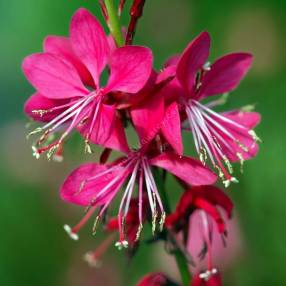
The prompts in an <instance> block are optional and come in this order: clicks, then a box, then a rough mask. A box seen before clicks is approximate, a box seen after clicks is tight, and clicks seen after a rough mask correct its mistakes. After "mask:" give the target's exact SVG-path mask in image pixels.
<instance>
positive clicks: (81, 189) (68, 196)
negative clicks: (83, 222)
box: [60, 163, 129, 206]
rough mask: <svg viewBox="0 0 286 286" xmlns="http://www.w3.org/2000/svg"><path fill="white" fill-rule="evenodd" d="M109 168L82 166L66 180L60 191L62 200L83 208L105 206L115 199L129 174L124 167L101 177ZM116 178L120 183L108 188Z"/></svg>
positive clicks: (94, 165) (104, 166) (116, 168)
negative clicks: (102, 192)
mask: <svg viewBox="0 0 286 286" xmlns="http://www.w3.org/2000/svg"><path fill="white" fill-rule="evenodd" d="M108 168H111V166H107V165H99V164H95V163H86V164H84V165H81V166H80V167H79V168H77V169H75V170H74V171H73V172H72V173H71V174H70V175H69V176H68V177H67V178H66V180H65V182H64V183H63V185H62V187H61V190H60V194H61V198H62V199H63V200H65V201H67V202H71V203H74V204H77V205H82V206H89V205H91V204H93V203H94V204H95V205H102V204H105V203H106V202H108V201H109V200H111V199H112V198H113V197H114V195H115V194H116V193H117V191H118V190H119V188H120V187H121V185H122V184H123V182H124V180H125V178H126V176H127V175H128V174H129V170H126V169H125V168H123V167H115V168H114V171H111V172H109V173H105V174H104V175H101V176H100V174H101V173H102V172H104V171H106V170H107V169H108ZM95 176H97V178H96V179H94V180H90V181H86V180H88V179H91V178H92V177H95ZM116 177H118V178H119V179H118V181H116V182H115V183H114V184H113V185H110V186H109V187H108V184H109V183H110V182H111V181H112V180H114V179H115V178H116ZM106 187H108V188H106ZM104 189H105V192H104V194H102V195H101V196H100V197H99V198H98V199H97V200H96V201H94V200H95V198H96V196H97V195H98V194H99V193H100V191H102V190H104Z"/></svg>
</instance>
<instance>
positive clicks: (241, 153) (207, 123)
mask: <svg viewBox="0 0 286 286" xmlns="http://www.w3.org/2000/svg"><path fill="white" fill-rule="evenodd" d="M209 48H210V36H209V34H208V33H207V32H203V33H201V34H200V35H199V36H198V37H197V38H196V39H194V40H193V41H192V42H191V43H190V44H189V45H188V47H187V48H186V49H185V51H184V52H183V54H182V55H181V56H180V57H173V58H171V59H170V60H169V61H168V62H167V64H166V67H165V70H164V71H163V74H164V76H166V75H169V76H170V75H172V74H173V75H175V76H176V78H175V79H174V80H172V81H171V82H170V83H169V84H168V85H167V86H166V87H165V88H164V89H163V90H162V91H161V93H163V95H164V97H165V101H166V104H167V105H168V109H169V113H172V114H173V116H172V117H171V120H170V117H169V120H165V121H166V123H165V124H164V125H163V126H162V133H163V135H164V137H165V138H166V139H167V141H168V142H169V143H170V144H171V145H172V146H173V148H174V150H176V151H177V152H178V153H182V145H181V123H180V119H182V120H186V122H187V127H186V128H185V129H187V130H190V131H192V133H193V138H194V141H195V148H196V151H197V153H198V154H199V156H200V160H201V161H202V162H203V163H204V164H205V162H206V160H207V159H208V158H209V159H210V161H211V163H212V165H213V166H214V168H215V169H217V170H218V172H219V175H220V177H221V178H222V179H223V182H224V184H225V186H226V187H227V186H229V184H230V182H235V181H237V180H236V178H234V177H233V176H232V175H231V174H232V173H233V168H232V165H231V162H235V161H240V162H241V163H243V161H244V160H246V159H249V158H251V157H253V156H255V154H256V153H257V150H258V146H257V144H256V141H258V140H259V138H258V137H257V135H256V134H255V132H254V131H253V128H254V127H255V126H256V125H257V124H258V123H259V121H260V115H259V114H258V113H255V112H243V111H231V112H227V113H221V114H220V113H217V112H215V111H213V110H212V108H211V107H212V106H215V105H216V104H217V103H218V101H213V102H209V103H207V104H202V103H201V102H200V101H201V100H203V99H205V98H207V97H210V96H213V95H216V94H224V93H228V92H230V91H232V90H234V89H235V88H236V87H237V86H238V84H239V82H240V81H241V80H242V79H243V77H244V76H245V74H246V73H247V71H248V70H249V68H250V66H251V63H252V56H251V55H250V54H248V53H233V54H229V55H226V56H223V57H221V58H219V59H218V60H216V61H215V62H214V63H213V64H212V65H210V64H209V63H208V62H207V59H208V56H209Z"/></svg>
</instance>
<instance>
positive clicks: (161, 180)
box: [155, 170, 191, 286]
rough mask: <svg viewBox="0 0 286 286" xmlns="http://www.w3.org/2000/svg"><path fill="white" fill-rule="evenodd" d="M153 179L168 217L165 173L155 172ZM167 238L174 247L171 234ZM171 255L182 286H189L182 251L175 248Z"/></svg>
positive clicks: (186, 265)
mask: <svg viewBox="0 0 286 286" xmlns="http://www.w3.org/2000/svg"><path fill="white" fill-rule="evenodd" d="M155 177H156V182H157V186H158V189H159V192H160V197H161V199H162V202H163V204H164V208H165V211H166V214H167V215H168V214H170V213H171V205H170V202H169V198H168V195H167V193H166V189H165V180H166V172H165V171H163V174H160V172H159V170H156V172H155ZM167 232H168V230H167ZM169 238H170V239H171V241H172V243H173V244H174V245H176V241H175V238H174V236H173V234H172V233H169ZM172 254H173V255H174V257H175V260H176V263H177V267H178V269H179V272H180V275H181V280H182V283H183V286H189V285H190V281H191V274H190V271H189V266H188V261H187V259H186V256H185V255H184V253H183V252H182V250H181V249H180V248H179V247H177V248H176V249H175V250H174V251H173V252H172Z"/></svg>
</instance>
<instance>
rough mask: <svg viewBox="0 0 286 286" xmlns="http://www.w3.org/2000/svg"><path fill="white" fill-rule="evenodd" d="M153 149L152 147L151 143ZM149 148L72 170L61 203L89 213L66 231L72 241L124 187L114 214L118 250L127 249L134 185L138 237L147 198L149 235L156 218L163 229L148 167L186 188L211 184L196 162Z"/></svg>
mask: <svg viewBox="0 0 286 286" xmlns="http://www.w3.org/2000/svg"><path fill="white" fill-rule="evenodd" d="M154 145H155V146H156V144H155V143H154ZM153 147H154V146H152V144H149V145H145V146H144V147H142V148H141V149H139V150H137V151H129V152H128V153H127V154H126V156H124V157H121V158H119V159H118V160H116V161H115V162H113V163H112V164H102V165H100V164H97V163H87V164H84V165H82V166H80V167H79V168H77V169H76V170H74V171H73V172H72V173H71V174H70V175H69V176H68V178H67V179H66V180H65V182H64V184H63V186H62V188H61V197H62V199H64V200H65V201H68V202H71V203H74V204H78V205H82V206H88V207H89V212H88V213H87V215H86V216H85V217H84V219H83V221H82V223H80V224H79V225H78V226H76V227H75V228H73V229H70V228H68V227H66V230H68V232H69V233H70V235H71V237H72V238H77V232H78V231H79V229H80V227H81V226H82V225H83V224H84V223H85V222H86V221H87V219H88V218H89V217H90V216H91V215H92V214H93V213H94V212H95V210H96V209H97V208H98V207H100V210H99V213H98V214H97V217H96V221H98V219H99V218H101V217H102V216H103V214H104V213H105V211H106V210H107V208H108V207H109V205H110V203H111V202H112V201H113V199H114V198H115V196H116V195H117V194H118V192H119V190H120V189H121V187H122V186H123V185H124V184H125V182H126V183H127V184H126V187H125V188H124V192H123V196H122V199H121V202H120V206H119V211H118V226H119V242H118V243H117V244H116V245H117V246H118V247H119V248H122V247H127V246H128V241H127V240H126V237H125V233H124V231H123V228H124V227H123V224H125V223H126V218H127V214H128V211H129V209H130V201H131V198H132V194H133V193H134V188H135V184H136V182H138V206H139V207H138V212H137V215H138V220H139V226H138V232H137V234H136V237H139V235H140V232H141V230H142V227H143V197H144V194H146V196H147V197H148V203H149V207H150V212H151V217H152V231H153V232H154V231H155V229H156V224H157V222H158V215H160V219H159V225H160V228H162V227H163V224H164V220H165V212H164V207H163V204H162V201H161V198H160V194H159V191H158V189H157V186H156V183H155V179H154V177H153V174H152V166H156V167H160V168H163V169H165V170H167V171H168V172H170V173H172V174H173V175H175V176H176V177H178V178H180V179H181V180H182V181H184V182H185V183H186V184H190V185H194V186H197V185H202V184H213V183H214V182H215V181H216V176H215V174H213V173H212V172H211V171H210V170H209V169H207V168H206V167H204V166H203V165H202V164H201V163H200V162H199V161H196V160H194V159H191V158H189V157H183V156H179V155H177V154H175V153H171V152H165V153H161V154H159V152H158V150H157V149H156V148H153Z"/></svg>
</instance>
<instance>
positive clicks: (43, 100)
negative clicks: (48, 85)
mask: <svg viewBox="0 0 286 286" xmlns="http://www.w3.org/2000/svg"><path fill="white" fill-rule="evenodd" d="M65 103H67V101H66V100H61V99H58V100H55V99H50V98H47V97H45V96H42V95H41V94H39V93H35V94H33V95H32V96H30V98H29V99H28V100H27V101H26V102H25V105H24V111H25V113H26V114H27V115H28V116H30V117H31V118H33V119H34V120H36V121H41V122H48V121H50V120H52V119H53V118H54V117H56V116H57V115H59V114H60V113H61V110H57V111H54V112H46V113H45V112H43V113H42V114H41V112H37V111H41V110H42V111H45V110H50V109H51V108H53V107H56V106H59V105H62V104H65Z"/></svg>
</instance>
